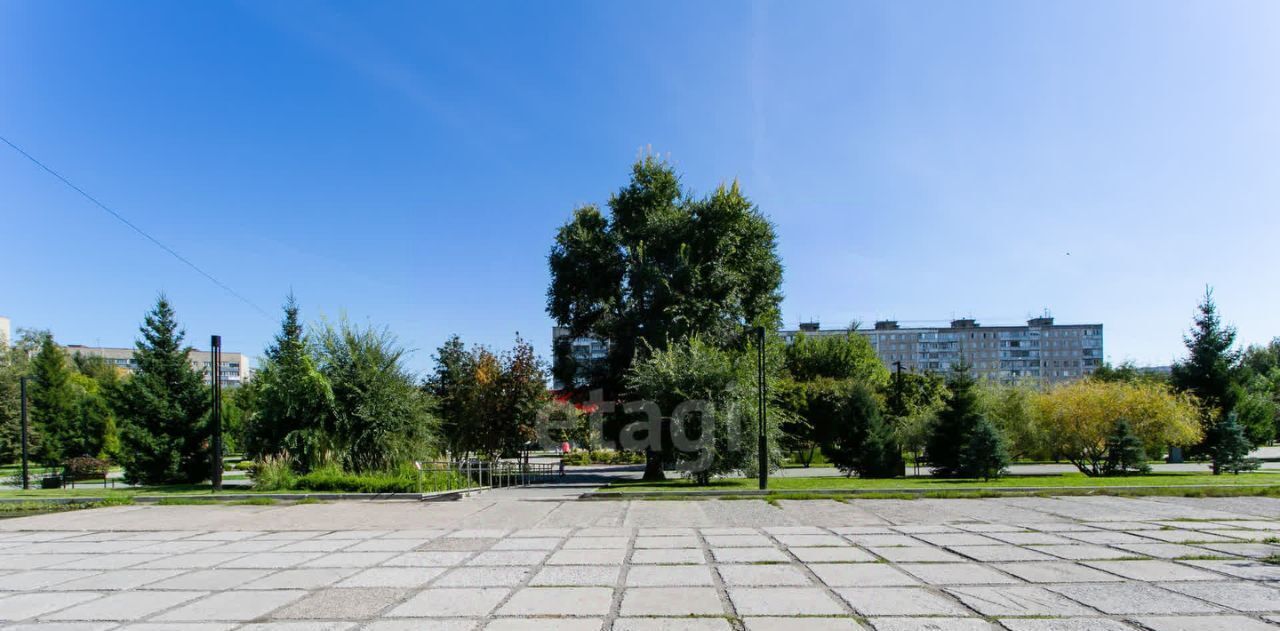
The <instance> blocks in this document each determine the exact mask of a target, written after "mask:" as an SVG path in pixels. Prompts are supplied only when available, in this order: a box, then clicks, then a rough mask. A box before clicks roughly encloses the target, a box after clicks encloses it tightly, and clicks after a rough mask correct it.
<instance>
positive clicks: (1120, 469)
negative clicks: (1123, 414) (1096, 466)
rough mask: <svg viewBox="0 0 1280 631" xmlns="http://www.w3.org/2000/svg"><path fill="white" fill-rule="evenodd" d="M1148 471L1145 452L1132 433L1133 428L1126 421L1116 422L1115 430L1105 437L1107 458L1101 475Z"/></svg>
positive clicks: (1148, 466) (1139, 440)
mask: <svg viewBox="0 0 1280 631" xmlns="http://www.w3.org/2000/svg"><path fill="white" fill-rule="evenodd" d="M1150 470H1151V465H1149V464H1147V452H1146V450H1145V449H1143V448H1142V440H1141V439H1140V438H1138V435H1137V434H1135V433H1133V426H1132V425H1130V424H1129V421H1128V420H1125V419H1119V420H1117V421H1116V425H1115V429H1113V430H1112V431H1111V435H1110V436H1108V437H1107V456H1106V461H1105V462H1104V463H1103V465H1102V474H1103V475H1125V474H1127V473H1146V472H1148V471H1150Z"/></svg>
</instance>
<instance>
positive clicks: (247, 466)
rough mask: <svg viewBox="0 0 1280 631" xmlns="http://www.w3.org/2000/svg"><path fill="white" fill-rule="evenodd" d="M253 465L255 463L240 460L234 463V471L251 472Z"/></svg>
mask: <svg viewBox="0 0 1280 631" xmlns="http://www.w3.org/2000/svg"><path fill="white" fill-rule="evenodd" d="M254 465H255V463H254V461H252V460H241V461H240V462H237V463H236V467H235V468H236V471H253V468H254Z"/></svg>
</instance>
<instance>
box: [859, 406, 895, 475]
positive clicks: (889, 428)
mask: <svg viewBox="0 0 1280 631" xmlns="http://www.w3.org/2000/svg"><path fill="white" fill-rule="evenodd" d="M903 467H904V463H903V460H902V446H901V445H899V444H898V439H897V436H896V435H895V432H894V429H893V425H892V424H891V423H889V421H888V420H886V419H885V418H884V417H883V416H881V415H876V416H874V417H873V418H871V419H870V422H869V423H868V424H867V431H866V438H865V439H863V441H862V448H861V449H860V453H859V456H858V463H857V470H858V475H859V476H861V477H864V478H892V477H895V476H897V475H900V474H901V473H902V472H903Z"/></svg>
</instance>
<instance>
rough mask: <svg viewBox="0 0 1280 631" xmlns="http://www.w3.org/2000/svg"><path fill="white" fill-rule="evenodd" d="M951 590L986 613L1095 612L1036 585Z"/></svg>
mask: <svg viewBox="0 0 1280 631" xmlns="http://www.w3.org/2000/svg"><path fill="white" fill-rule="evenodd" d="M947 592H948V593H950V594H951V595H952V596H955V597H956V598H958V599H960V602H963V603H964V604H966V605H968V606H969V607H970V608H972V609H973V610H974V611H977V612H978V613H980V614H982V615H984V616H1057V617H1063V616H1086V615H1089V614H1091V613H1093V610H1091V609H1089V608H1088V607H1083V606H1081V605H1079V604H1077V603H1075V602H1074V601H1072V600H1070V599H1068V598H1066V597H1064V596H1062V595H1060V594H1055V593H1053V592H1051V591H1048V590H1046V589H1044V588H1042V587H1035V586H1032V585H1002V586H999V587H950V588H947Z"/></svg>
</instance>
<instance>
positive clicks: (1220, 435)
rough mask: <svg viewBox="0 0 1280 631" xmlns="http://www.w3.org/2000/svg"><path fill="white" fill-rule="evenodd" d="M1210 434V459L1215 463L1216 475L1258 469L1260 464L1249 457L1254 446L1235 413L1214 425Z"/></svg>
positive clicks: (1214, 470)
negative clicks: (1224, 472)
mask: <svg viewBox="0 0 1280 631" xmlns="http://www.w3.org/2000/svg"><path fill="white" fill-rule="evenodd" d="M1209 433H1210V434H1211V435H1212V436H1211V440H1210V441H1209V459H1210V461H1211V462H1212V463H1213V474H1214V475H1218V474H1220V473H1222V472H1223V471H1226V472H1228V473H1240V472H1241V471H1251V470H1253V469H1257V468H1258V462H1257V461H1256V460H1252V459H1250V458H1249V457H1248V456H1249V451H1250V450H1251V449H1253V445H1251V444H1250V443H1249V438H1248V437H1247V436H1245V434H1244V428H1243V427H1241V426H1240V423H1239V422H1238V421H1237V420H1236V414H1235V413H1234V412H1232V413H1230V414H1227V416H1226V418H1223V419H1222V420H1220V421H1218V422H1217V423H1214V425H1213V428H1212V429H1210V430H1209Z"/></svg>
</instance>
